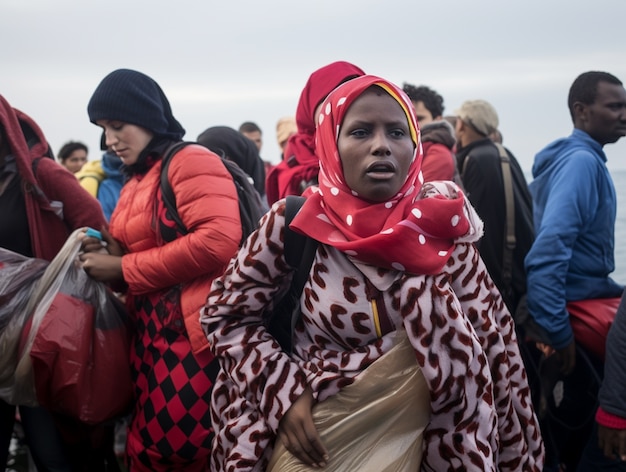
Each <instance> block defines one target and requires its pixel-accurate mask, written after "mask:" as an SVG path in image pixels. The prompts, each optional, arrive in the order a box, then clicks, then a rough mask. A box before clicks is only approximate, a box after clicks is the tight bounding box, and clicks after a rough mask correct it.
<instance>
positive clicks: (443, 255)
mask: <svg viewBox="0 0 626 472" xmlns="http://www.w3.org/2000/svg"><path fill="white" fill-rule="evenodd" d="M439 255H440V256H441V257H445V256H447V255H448V251H439Z"/></svg>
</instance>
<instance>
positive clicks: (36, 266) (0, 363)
mask: <svg viewBox="0 0 626 472" xmlns="http://www.w3.org/2000/svg"><path fill="white" fill-rule="evenodd" d="M47 266H48V262H47V261H44V260H42V259H33V258H29V257H25V256H22V255H20V254H17V253H15V252H12V251H9V250H8V249H4V248H0V398H2V399H4V400H6V401H9V402H11V403H13V402H12V401H11V400H12V398H13V390H14V384H15V366H16V365H17V361H18V352H19V343H20V336H21V333H22V328H23V327H24V325H25V324H26V323H27V322H28V320H29V319H30V313H31V312H29V311H27V310H26V306H27V305H28V303H29V301H30V300H31V297H32V294H33V291H34V290H35V288H36V285H37V283H38V282H39V279H40V278H41V276H42V275H43V273H44V271H45V270H46V267H47ZM33 403H35V404H36V399H35V398H34V396H32V397H31V398H30V401H29V402H27V404H33Z"/></svg>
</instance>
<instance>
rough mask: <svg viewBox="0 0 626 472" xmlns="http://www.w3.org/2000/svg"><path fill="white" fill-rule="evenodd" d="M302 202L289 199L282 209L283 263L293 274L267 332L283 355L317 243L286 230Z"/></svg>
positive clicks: (288, 349)
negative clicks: (283, 218)
mask: <svg viewBox="0 0 626 472" xmlns="http://www.w3.org/2000/svg"><path fill="white" fill-rule="evenodd" d="M304 201H305V198H304V197H300V196H288V197H287V198H286V207H285V228H284V246H285V249H284V251H285V260H286V261H287V263H288V264H289V265H290V266H291V267H293V268H294V269H295V270H294V273H293V277H292V279H291V285H290V286H289V289H288V290H287V292H286V293H285V295H284V296H283V297H282V298H281V299H280V301H279V302H278V303H277V304H276V305H274V309H273V310H272V314H271V316H270V319H269V322H268V330H269V332H270V333H271V334H272V336H274V338H275V339H276V340H277V341H278V343H279V344H280V345H281V347H282V348H283V350H284V351H286V352H291V339H292V336H293V332H294V329H295V326H296V324H297V323H298V321H299V320H300V315H301V313H300V297H301V296H302V291H303V289H304V284H305V283H306V281H307V278H308V276H309V273H310V271H311V266H312V265H313V260H314V259H315V253H316V252H317V245H318V242H317V241H316V240H314V239H313V238H309V237H308V236H304V235H302V234H299V233H296V232H295V231H292V230H291V229H289V224H290V223H291V221H292V220H293V218H294V217H295V216H296V214H297V213H298V211H299V210H300V208H301V207H302V204H303V203H304Z"/></svg>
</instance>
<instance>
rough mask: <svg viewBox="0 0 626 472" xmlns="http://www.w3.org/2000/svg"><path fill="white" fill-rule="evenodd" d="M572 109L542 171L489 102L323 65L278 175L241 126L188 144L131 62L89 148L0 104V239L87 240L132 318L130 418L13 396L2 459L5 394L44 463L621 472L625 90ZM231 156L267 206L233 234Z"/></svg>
mask: <svg viewBox="0 0 626 472" xmlns="http://www.w3.org/2000/svg"><path fill="white" fill-rule="evenodd" d="M564 95H565V94H564ZM567 104H568V107H569V111H570V114H571V118H572V124H573V131H572V133H571V135H570V136H568V137H563V138H559V139H557V140H555V141H554V142H552V143H550V144H548V145H547V146H546V147H545V148H544V149H543V150H538V153H537V155H536V157H535V161H534V164H533V168H532V173H533V180H532V182H531V183H530V184H528V183H527V181H526V179H525V177H524V174H523V172H522V170H521V168H520V166H519V164H518V162H517V160H516V158H515V156H514V154H513V153H512V152H511V150H509V149H507V148H506V147H505V146H504V145H503V143H502V134H501V133H500V132H499V125H500V118H499V116H498V113H497V111H496V110H495V108H494V107H493V106H492V105H491V104H490V103H489V102H487V101H486V100H483V99H473V98H472V99H468V100H467V101H465V102H464V103H463V104H462V105H461V107H460V108H459V109H458V110H456V111H455V112H454V113H453V114H451V115H446V114H445V113H444V111H445V108H444V99H443V97H442V96H441V95H439V94H438V93H437V92H436V91H435V90H433V89H432V88H430V87H428V86H425V85H420V86H415V85H412V84H411V83H404V84H403V85H402V86H400V85H397V84H394V83H392V82H390V81H388V80H386V79H385V78H382V77H378V76H374V75H370V74H367V73H366V72H365V71H363V70H362V69H361V68H360V67H358V66H357V65H355V64H351V63H349V62H345V61H337V62H333V63H330V64H327V65H324V66H323V67H320V68H318V69H316V70H314V71H312V73H311V75H310V77H309V79H308V81H307V82H306V84H305V85H304V88H303V90H302V93H301V95H300V99H299V101H298V105H297V109H296V110H294V112H295V113H294V115H293V116H291V115H286V116H285V117H282V118H281V119H280V120H279V121H278V123H277V126H276V140H277V142H278V144H279V145H280V148H281V152H282V156H281V157H282V159H281V161H280V163H279V164H277V165H275V166H270V165H268V164H267V163H266V162H264V161H263V160H262V159H261V157H260V152H261V148H262V145H263V133H262V131H261V129H260V128H259V127H258V126H257V125H256V124H255V123H254V122H251V121H246V122H244V123H242V125H241V126H240V127H239V129H234V128H230V127H227V126H217V125H216V126H211V127H209V128H207V129H206V130H205V131H204V132H202V133H201V134H200V135H199V136H198V137H197V138H196V140H195V141H194V143H192V144H190V145H187V146H184V147H180V148H175V146H176V145H177V143H180V142H181V141H182V140H183V137H184V136H185V129H184V127H183V125H182V124H181V123H180V122H179V121H178V120H177V119H176V118H175V116H174V112H173V110H172V106H171V104H170V102H169V100H168V98H167V96H166V94H165V92H164V91H163V90H162V89H161V87H160V86H159V84H158V82H157V81H155V80H154V79H153V78H151V77H149V76H147V75H145V74H143V73H142V72H139V71H135V70H131V69H118V70H115V71H112V72H111V73H110V74H108V75H107V76H105V77H104V78H103V79H102V80H101V81H100V83H99V84H97V85H96V86H95V87H94V92H93V94H92V96H91V98H90V100H89V102H88V103H86V104H85V105H86V109H87V115H88V119H89V120H90V121H91V122H92V123H93V124H94V125H96V126H98V127H99V128H100V129H101V131H102V139H101V145H100V147H101V151H102V153H103V154H102V158H101V159H100V160H91V161H88V149H87V147H86V146H85V145H84V144H82V143H80V142H76V141H71V142H68V143H67V144H65V145H64V146H63V148H62V149H61V150H60V151H59V153H58V156H57V157H58V162H57V160H55V157H54V154H53V152H52V150H51V149H50V146H49V145H48V143H47V141H46V138H45V135H44V132H43V131H42V130H41V129H39V127H38V126H37V124H36V123H35V122H34V120H32V119H31V118H30V117H29V116H28V115H27V114H25V113H23V112H22V111H20V110H16V109H15V108H13V107H12V106H11V105H10V104H9V102H8V101H7V100H6V99H5V98H3V97H1V96H0V203H1V205H0V208H2V209H3V210H2V212H1V215H2V216H1V218H2V222H3V224H2V225H0V247H2V248H5V249H9V250H11V251H14V252H17V253H19V254H22V255H24V256H27V257H32V258H40V259H44V260H46V261H51V260H53V259H54V258H55V256H56V254H57V253H58V252H59V249H60V247H61V246H62V245H63V243H64V242H65V240H66V239H67V237H68V235H69V234H70V233H71V232H72V231H73V230H75V229H78V228H84V229H86V228H92V229H95V230H97V231H98V232H99V233H96V234H94V233H87V232H86V233H85V234H84V237H83V238H82V248H81V252H80V254H79V256H78V262H77V263H79V264H80V267H81V268H82V270H84V271H85V272H86V273H87V274H88V276H89V277H91V278H92V279H94V280H96V281H98V282H99V283H102V284H104V285H106V286H107V287H108V288H109V289H110V290H111V291H112V292H114V293H115V294H116V296H118V297H119V298H120V300H123V301H124V303H125V306H126V310H127V313H128V317H129V319H130V320H132V324H133V339H132V342H131V346H130V349H129V351H130V358H129V360H128V361H129V364H130V367H131V371H132V389H133V399H132V402H131V403H130V404H129V405H128V411H127V415H126V416H125V417H124V418H122V417H112V418H109V421H106V422H105V423H102V424H86V423H83V422H81V421H79V420H78V419H76V418H67V417H62V416H61V415H59V414H58V412H56V411H50V410H47V409H44V408H43V407H41V406H32V405H20V404H19V401H18V402H8V401H5V400H7V399H6V398H0V465H4V464H5V463H6V462H7V457H8V448H9V441H10V438H11V434H12V430H13V423H14V419H15V416H16V408H17V409H18V412H19V415H20V418H21V421H22V424H23V426H24V430H25V434H26V441H27V444H28V448H29V450H30V453H31V455H32V457H33V460H34V462H35V465H36V468H37V470H39V471H55V472H56V471H59V472H61V471H63V472H74V471H79V472H82V471H119V470H123V469H125V470H129V471H140V472H141V471H146V472H148V471H161V470H162V471H170V470H185V471H187V470H189V471H209V470H210V471H213V472H222V471H223V472H226V471H229V472H230V471H251V472H252V471H254V472H261V471H268V472H286V471H294V472H299V471H302V472H304V471H310V470H326V471H331V472H339V471H353V470H354V471H356V470H358V471H388V472H401V471H416V470H428V471H444V470H466V471H537V472H539V471H545V472H562V471H565V470H580V471H597V470H615V471H625V470H626V402H625V401H624V399H625V398H626V390H625V389H626V370H625V368H624V365H626V349H625V347H626V297H625V298H624V299H622V295H623V293H624V286H623V285H620V284H618V283H617V282H615V281H614V280H613V279H611V277H610V274H611V272H613V270H614V269H615V262H614V247H615V219H616V197H615V188H614V185H613V182H612V180H611V176H610V174H609V172H608V170H607V167H606V160H607V159H606V155H605V154H604V151H603V147H604V146H605V145H607V144H611V143H615V142H616V141H618V140H619V139H620V138H621V137H623V136H626V89H624V86H623V84H622V82H621V81H620V80H619V79H617V78H616V77H614V76H613V75H611V74H609V73H607V72H599V71H589V72H584V73H582V74H580V75H579V76H578V77H576V78H575V80H574V81H573V83H572V85H571V88H570V90H569V96H568V100H567ZM174 149H175V151H173V150H174ZM172 153H173V154H172ZM165 156H168V159H169V160H168V165H167V166H165V165H163V161H164V157H165ZM225 160H227V161H230V162H232V163H234V164H236V165H237V166H238V167H239V168H240V169H241V170H242V171H243V172H244V173H245V174H246V175H247V177H248V178H249V180H250V184H251V186H250V189H251V190H250V191H251V192H254V193H255V194H256V196H257V197H258V198H259V201H261V202H262V203H263V209H262V212H263V213H264V214H263V216H262V218H261V219H260V220H259V221H258V227H257V229H256V230H255V231H254V232H253V233H252V234H251V235H250V236H249V237H247V238H243V241H242V220H241V216H240V211H241V209H240V205H239V202H240V198H239V197H238V192H241V189H240V188H238V187H237V186H236V182H235V181H234V180H233V178H232V176H231V173H230V172H229V170H228V169H227V166H225V164H224V161H225ZM164 181H167V182H168V183H169V186H170V187H171V193H172V194H173V199H174V203H175V207H174V208H175V209H173V208H172V207H171V206H170V205H168V204H167V203H166V200H167V199H168V198H170V197H169V196H168V195H166V192H165V190H164V186H163V182H164ZM167 193H169V192H167ZM239 195H240V193H239ZM296 196H301V197H304V200H303V203H302V207H301V208H300V210H299V211H298V212H297V214H296V215H295V217H294V218H293V220H291V217H289V218H288V217H287V212H288V210H287V208H288V206H289V201H290V199H293V198H295V197H296ZM288 230H289V231H293V232H295V233H298V234H299V235H301V236H302V237H304V238H307V239H308V240H313V241H314V242H315V243H316V246H315V247H316V249H315V254H314V257H313V263H312V265H311V267H310V269H308V268H307V271H308V272H306V273H305V274H304V276H305V279H306V282H305V284H304V289H303V290H302V293H301V294H297V295H298V296H299V298H298V299H297V302H296V305H297V308H298V310H296V311H297V313H296V314H294V315H292V316H293V319H292V326H289V327H287V330H289V329H291V343H290V344H291V348H290V349H286V348H285V347H284V346H282V345H281V344H280V343H279V340H278V339H277V337H275V335H274V334H273V331H272V330H271V329H270V325H271V320H272V316H273V315H274V311H275V310H276V309H277V307H279V306H281V305H280V303H279V302H280V300H281V298H282V297H283V296H284V294H285V293H289V292H290V287H291V286H292V284H293V280H294V278H295V277H296V275H295V274H297V272H298V270H304V269H302V268H294V267H292V266H291V264H290V263H289V262H288V259H287V257H286V254H287V252H288V248H287V245H288V238H287V237H286V234H287V231H288ZM1 270H2V268H1V267H0V271H1ZM620 302H621V304H620ZM618 305H619V309H618V308H617V307H618ZM68 316H71V314H68ZM1 336H2V332H1V331H0V341H1V339H2V338H1ZM1 345H2V343H1V342H0V346H1ZM589 378H594V379H596V383H595V384H594V385H592V387H591V390H592V391H591V394H588V393H589V389H590V387H589V385H588V384H589V382H588V379H589ZM5 387H7V385H3V384H2V383H0V394H1V393H2V392H3V391H4V390H3V388H5ZM583 391H585V393H586V395H582V394H581V392H583ZM12 403H18V405H14V404H12ZM574 423H575V424H574ZM120 425H123V435H122V437H123V438H124V443H123V447H122V452H123V458H122V459H120V457H118V456H116V454H115V451H114V448H115V435H116V431H117V434H118V435H119V432H120ZM116 426H117V427H116Z"/></svg>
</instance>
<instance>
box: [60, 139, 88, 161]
mask: <svg viewBox="0 0 626 472" xmlns="http://www.w3.org/2000/svg"><path fill="white" fill-rule="evenodd" d="M78 149H82V150H83V151H85V152H86V153H87V154H89V148H88V147H87V146H86V145H85V144H83V143H81V142H80V141H68V142H67V143H65V144H64V145H63V146H62V147H61V149H59V154H58V157H59V161H61V162H63V161H65V159H67V158H68V157H70V156H71V155H72V153H73V152H74V151H76V150H78Z"/></svg>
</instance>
